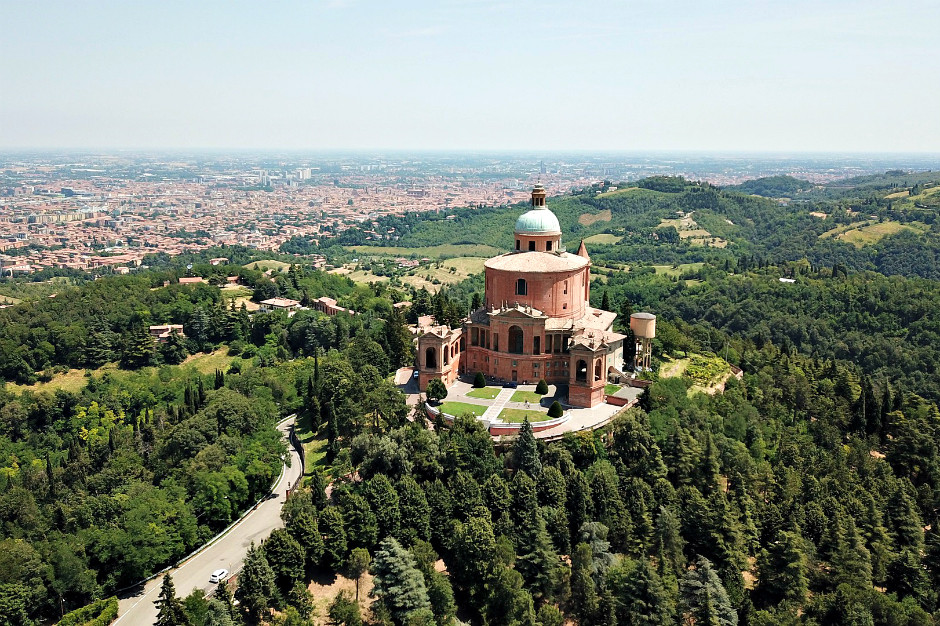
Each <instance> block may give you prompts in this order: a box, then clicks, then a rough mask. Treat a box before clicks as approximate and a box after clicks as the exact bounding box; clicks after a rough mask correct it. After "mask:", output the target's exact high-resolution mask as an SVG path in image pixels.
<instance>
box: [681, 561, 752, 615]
mask: <svg viewBox="0 0 940 626" xmlns="http://www.w3.org/2000/svg"><path fill="white" fill-rule="evenodd" d="M679 592H680V605H679V608H680V611H681V614H682V615H683V616H684V619H688V618H691V619H692V620H693V622H692V623H694V624H696V626H697V625H699V624H709V625H712V624H714V625H715V626H737V623H738V614H737V613H736V612H735V610H734V608H733V607H732V606H731V601H730V600H729V599H728V593H727V592H726V591H725V588H724V586H723V585H722V584H721V579H720V578H718V574H717V573H715V570H714V569H713V568H712V564H711V562H710V561H709V560H708V559H705V558H702V557H699V558H698V560H697V561H696V562H695V568H694V569H690V570H688V571H687V572H686V574H685V576H683V578H682V582H681V584H680V588H679ZM683 623H688V622H683Z"/></svg>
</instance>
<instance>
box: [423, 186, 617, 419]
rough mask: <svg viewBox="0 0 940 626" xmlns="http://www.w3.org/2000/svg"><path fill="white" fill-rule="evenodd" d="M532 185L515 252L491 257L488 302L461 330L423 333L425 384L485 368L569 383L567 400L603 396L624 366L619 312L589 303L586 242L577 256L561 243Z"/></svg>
mask: <svg viewBox="0 0 940 626" xmlns="http://www.w3.org/2000/svg"><path fill="white" fill-rule="evenodd" d="M545 195H546V194H545V189H544V188H542V186H541V185H536V186H535V188H534V189H533V190H532V201H531V202H532V208H531V209H530V210H529V211H527V212H526V213H523V214H522V215H521V216H520V217H519V219H518V220H516V227H515V237H514V239H515V246H514V249H513V250H512V251H511V252H507V253H505V254H501V255H499V256H496V257H493V258H492V259H489V260H487V261H486V263H485V265H484V267H485V280H486V283H485V298H484V302H483V307H481V308H480V309H478V310H476V311H473V312H472V313H471V314H470V316H469V317H468V318H467V319H466V320H465V321H464V324H463V326H462V327H461V328H457V329H451V328H449V327H447V326H435V327H433V328H431V329H429V330H428V331H427V332H425V333H424V334H422V335H421V336H420V337H418V357H417V358H418V372H419V374H418V375H419V384H420V387H421V389H422V390H423V389H425V388H426V387H427V384H428V381H430V380H432V379H439V380H442V381H443V382H444V383H445V384H446V385H448V386H450V385H451V384H453V382H454V381H455V380H456V379H457V377H458V376H474V375H475V374H476V373H477V372H482V373H483V374H484V375H485V376H487V377H488V378H489V379H495V380H496V381H497V382H505V381H515V382H520V383H526V382H528V383H535V382H537V381H538V380H539V379H543V378H544V379H545V380H546V381H547V382H548V383H550V384H556V385H559V386H567V388H568V403H569V404H570V405H572V406H580V407H593V406H596V405H598V404H600V403H602V402H603V401H604V397H605V395H604V386H605V384H606V383H607V377H608V373H615V374H617V375H620V371H621V370H622V369H623V367H624V362H623V344H624V340H625V339H626V337H625V336H624V335H621V334H619V333H616V332H614V331H613V322H614V319H615V318H616V314H615V313H612V312H610V311H602V310H600V309H596V308H593V307H591V306H590V290H591V276H590V272H591V259H590V257H589V256H588V253H587V249H586V248H585V245H584V242H583V241H582V242H581V245H580V246H579V247H578V251H577V252H576V253H574V254H572V253H570V252H567V251H566V250H565V249H564V247H563V246H562V244H561V226H560V225H559V223H558V218H557V217H556V216H555V214H554V213H552V212H551V210H550V209H549V208H548V207H547V206H546V204H545Z"/></svg>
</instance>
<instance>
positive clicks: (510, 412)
mask: <svg viewBox="0 0 940 626" xmlns="http://www.w3.org/2000/svg"><path fill="white" fill-rule="evenodd" d="M499 419H501V420H503V421H504V422H511V423H517V422H521V421H523V420H526V419H528V420H529V421H530V422H544V421H545V420H547V419H551V418H549V417H548V413H546V412H544V411H535V410H532V409H503V410H502V411H500V413H499Z"/></svg>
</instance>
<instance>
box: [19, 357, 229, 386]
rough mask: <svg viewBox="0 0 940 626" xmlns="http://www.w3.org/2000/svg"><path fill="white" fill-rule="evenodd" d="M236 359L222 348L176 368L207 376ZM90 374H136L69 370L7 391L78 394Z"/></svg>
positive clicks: (109, 366)
mask: <svg viewBox="0 0 940 626" xmlns="http://www.w3.org/2000/svg"><path fill="white" fill-rule="evenodd" d="M236 358H238V357H234V356H229V354H228V348H222V349H220V350H216V351H215V352H211V353H208V354H206V353H199V354H193V355H191V356H189V357H187V358H186V360H185V361H183V362H182V363H180V364H179V365H178V366H175V367H178V368H183V369H189V368H192V369H195V370H196V371H197V372H199V373H200V374H203V375H206V374H212V373H214V372H215V370H217V369H219V370H222V371H223V372H224V371H226V370H228V368H229V366H230V365H231V364H232V361H234V360H235V359H236ZM156 370H157V368H156V367H145V368H143V369H141V370H139V371H140V372H144V373H147V374H153V373H154V372H155V371H156ZM88 372H91V374H92V375H94V376H101V375H102V374H104V373H105V372H109V373H110V374H111V376H113V377H115V378H125V377H128V376H133V375H134V374H135V372H132V371H129V370H122V369H120V368H119V367H118V366H117V364H116V363H108V364H107V365H103V366H101V367H99V368H98V369H96V370H87V369H81V368H80V369H73V370H69V371H67V372H64V373H62V374H56V375H55V376H53V377H52V380H50V381H48V382H37V383H34V384H32V385H18V384H16V383H7V384H6V388H7V390H9V391H12V392H14V393H22V392H23V391H32V392H37V391H48V392H50V393H55V392H56V391H57V390H59V389H61V390H63V391H68V392H70V393H78V392H79V391H81V390H82V389H83V388H84V387H85V385H86V384H88V376H86V374H87V373H88Z"/></svg>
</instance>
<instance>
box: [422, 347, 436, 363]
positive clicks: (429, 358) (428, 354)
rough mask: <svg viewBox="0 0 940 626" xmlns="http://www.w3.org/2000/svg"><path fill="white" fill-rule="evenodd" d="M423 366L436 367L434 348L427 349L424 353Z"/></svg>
mask: <svg viewBox="0 0 940 626" xmlns="http://www.w3.org/2000/svg"><path fill="white" fill-rule="evenodd" d="M424 366H425V367H437V351H436V350H435V349H434V348H428V349H427V350H425V351H424Z"/></svg>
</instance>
